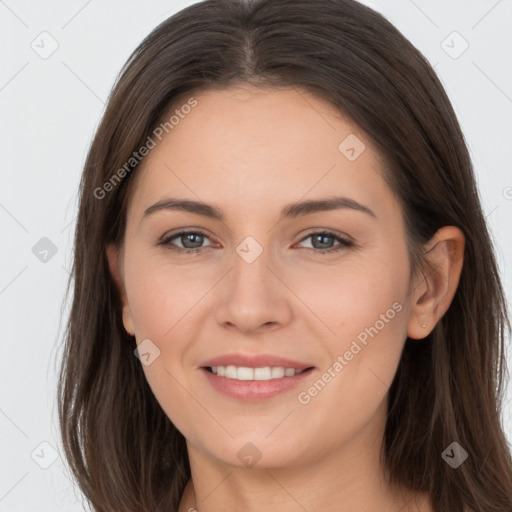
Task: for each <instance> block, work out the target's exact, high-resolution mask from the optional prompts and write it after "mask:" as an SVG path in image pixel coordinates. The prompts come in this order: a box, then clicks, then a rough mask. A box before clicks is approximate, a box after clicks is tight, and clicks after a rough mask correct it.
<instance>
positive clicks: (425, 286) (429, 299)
mask: <svg viewBox="0 0 512 512" xmlns="http://www.w3.org/2000/svg"><path fill="white" fill-rule="evenodd" d="M464 245H465V237H464V234H463V233H462V231H461V230H460V229H459V228H457V227H455V226H445V227H443V228H441V229H439V230H438V231H437V232H436V234H435V235H434V237H433V238H432V239H431V240H430V241H429V242H428V243H427V244H426V246H425V248H424V251H425V253H424V256H425V259H426V261H427V265H426V267H425V268H423V269H422V271H421V275H420V276H419V277H418V279H417V280H416V284H415V286H414V288H413V290H412V291H411V296H412V297H411V313H410V316H409V324H408V328H407V336H408V337H409V338H412V339H423V338H425V337H426V336H427V335H428V334H429V333H430V332H431V331H432V330H433V329H434V327H435V325H436V324H437V322H438V321H439V319H440V318H441V317H442V316H443V315H444V314H445V313H446V311H447V310H448V308H449V307H450V304H451V302H452V300H453V297H454V296H455V292H456V291H457V287H458V284H459V280H460V275H461V272H462V265H463V260H464Z"/></svg>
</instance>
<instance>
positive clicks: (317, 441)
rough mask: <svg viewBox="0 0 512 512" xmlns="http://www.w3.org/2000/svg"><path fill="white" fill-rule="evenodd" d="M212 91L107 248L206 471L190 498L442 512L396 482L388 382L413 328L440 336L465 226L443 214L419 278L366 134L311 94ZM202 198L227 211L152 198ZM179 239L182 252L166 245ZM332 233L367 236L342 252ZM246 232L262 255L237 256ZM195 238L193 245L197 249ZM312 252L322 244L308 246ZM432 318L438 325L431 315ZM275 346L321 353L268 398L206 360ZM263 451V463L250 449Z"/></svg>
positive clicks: (306, 357) (151, 160)
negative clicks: (344, 358) (201, 211)
mask: <svg viewBox="0 0 512 512" xmlns="http://www.w3.org/2000/svg"><path fill="white" fill-rule="evenodd" d="M195 98H196V99H197V101H198V105H197V106H196V107H195V108H194V109H193V110H192V111H191V113H190V114H188V115H187V116H186V117H185V118H184V119H182V120H181V121H180V123H179V124H178V125H177V126H175V127H174V129H173V130H172V131H171V132H170V133H169V134H168V135H166V137H165V138H164V139H163V140H162V141H161V142H159V143H158V145H157V146H156V147H155V148H154V149H152V150H151V152H150V153H149V155H148V156H147V157H146V158H145V159H144V161H143V162H142V167H141V168H139V169H138V170H137V172H138V173H140V176H138V178H139V179H138V182H137V186H136V189H135V192H134V195H133V197H132V199H131V201H130V204H129V208H128V213H127V225H126V233H125V235H126V239H125V244H124V246H123V247H122V250H121V251H120V252H118V251H117V250H116V249H115V248H114V247H113V246H109V247H108V249H107V256H108V260H109V265H110V269H111V272H112V276H113V278H114V279H115V280H116V282H117V284H118V286H119V289H120V291H121V296H122V301H123V323H124V326H125V328H126V330H127V332H129V333H130V334H132V335H135V337H136V341H137V344H139V343H141V342H142V340H144V339H146V338H149V339H150V340H151V342H152V343H154V345H155V346H157V347H158V349H159V350H160V355H159V357H157V358H156V359H155V360H154V361H153V362H152V363H151V364H149V365H147V366H145V365H143V369H144V372H145V375H146V377H147V380H148V383H149V385H150V386H151V389H152V390H153V392H154V394H155V396H156V398H157V400H158V401H159V403H160V405H161V406H162V408H163V410H164V411H165V413H166V414H167V415H168V417H169V418H170V419H171V421H172V422H173V423H174V424H175V425H176V427H177V428H178V429H179V430H180V431H181V432H182V433H183V435H184V436H185V438H186V440H187V447H188V453H189V459H190V464H191V473H192V479H191V481H190V482H189V483H188V485H187V487H186V489H185V492H184V495H183V497H182V500H181V503H180V508H179V510H180V512H184V511H188V510H189V509H190V508H191V507H194V508H195V509H197V510H198V511H199V512H213V511H218V510H230V509H231V510H246V511H248V512H251V511H259V512H261V511H274V510H277V509H279V510H280V512H292V511H293V512H295V511H299V510H310V511H312V510H332V511H337V512H340V511H341V512H348V511H350V512H363V511H365V512H369V511H379V512H386V511H390V512H391V511H393V512H396V511H397V510H401V511H403V512H405V511H407V510H411V511H412V510H414V511H415V512H417V511H418V510H419V511H421V512H433V510H434V509H433V508H432V505H431V503H430V500H429V499H428V498H427V497H426V496H423V495H419V494H414V493H412V492H409V491H408V490H406V489H398V488H394V487H392V486H390V485H388V483H387V476H386V475H385V473H384V471H383V469H382V467H381V466H380V464H379V462H378V461H379V456H380V451H381V443H382V439H383V433H384V427H385V422H386V406H387V399H388V389H389V386H390V384H391V382H392V380H393V377H394V375H395V373H396V370H397V366H398V363H399V360H400V355H401V352H402V349H403V346H404V343H405V340H406V336H410V337H411V338H416V339H421V338H424V337H425V336H426V335H427V334H428V333H429V332H430V331H431V330H432V329H433V327H434V326H435V324H436V322H437V321H438V320H439V318H440V317H441V316H442V315H443V314H444V312H445V311H446V310H447V308H448V307H449V304H450V302H451V300H452V298H453V295H454V293H455V290H456V287H457V284H458V280H459V276H460V271H461V267H462V251H463V246H464V237H463V235H462V233H461V232H460V231H459V230H458V229H457V228H455V227H451V226H448V227H444V228H442V229H441V230H439V231H438V232H437V233H436V235H435V237H434V238H433V239H432V240H431V241H430V242H429V243H428V244H427V245H426V246H425V250H426V251H427V250H430V251H429V253H428V258H429V259H430V261H431V262H432V263H433V264H436V265H437V268H438V272H429V273H424V274H423V273H419V274H418V275H417V276H416V277H414V278H413V279H410V264H409V256H408V252H407V247H406V239H405V232H404V222H403V216H402V211H401V208H400V206H399V203H398V201H397V198H396V197H395V196H394V194H393V192H392V191H391V189H390V188H389V187H388V185H387V184H386V182H385V180H384V179H383V178H382V171H381V170H380V167H379V165H380V164H379V160H378V157H379V155H378V153H377V152H376V150H375V148H374V147H373V146H372V143H371V141H370V140H369V139H368V138H367V137H366V135H365V134H364V133H363V132H361V130H359V129H358V127H357V126H355V125H353V124H352V123H350V122H349V121H347V120H346V119H344V118H343V117H342V116H341V115H340V114H339V113H338V112H337V111H336V110H335V109H334V108H333V107H332V106H331V105H330V104H328V103H326V102H324V101H323V100H321V99H319V98H317V97H315V96H312V95H310V94H308V93H306V92H305V91H299V90H297V89H295V88H290V89H279V90H277V89H256V88H253V87H252V86H244V87H231V88H229V89H224V90H222V91H204V92H202V93H200V94H198V95H196V96H195ZM350 134H355V135H356V136H357V137H358V138H359V139H360V140H361V141H362V142H363V143H364V144H365V147H366V149H365V150H364V151H363V152H362V153H361V154H360V155H359V157H358V158H357V159H355V160H354V161H349V159H347V158H346V156H345V155H344V154H342V153H341V152H340V151H339V149H338V146H339V144H340V143H341V142H342V141H343V140H344V139H345V138H346V137H347V136H348V135H350ZM334 193H336V195H343V196H345V197H348V198H350V199H352V200H354V201H357V202H359V203H361V204H362V205H364V206H366V207H368V208H370V209H371V210H372V211H373V212H374V214H375V217H373V216H371V215H369V214H367V213H364V212H361V211H357V210H354V209H350V208H342V209H336V210H331V211H320V212H316V213H313V214H309V215H305V216H299V217H296V218H289V219H284V220H281V221H280V222H278V218H279V213H280V211H281V208H283V206H284V205H286V204H288V203H292V202H296V201H299V200H308V199H320V198H325V197H328V196H331V195H333V194H334ZM169 196H173V197H179V198H184V199H190V200H201V201H203V202H206V203H208V204H211V205H214V206H216V207H218V208H219V209H221V210H222V212H223V213H224V217H225V218H224V220H223V221H220V220H216V219H211V218H207V217H203V216H201V215H198V214H193V213H189V212H184V211H176V210H174V211H172V210H166V211H158V212H156V213H154V214H152V215H149V216H148V217H147V218H145V219H144V220H143V213H144V211H145V209H146V208H148V207H149V206H151V205H152V204H154V203H156V202H157V201H159V200H161V199H163V198H165V197H169ZM196 229H200V230H201V231H202V232H204V233H205V234H206V237H204V238H201V237H199V240H198V241H197V240H196V243H194V241H195V240H194V239H190V238H186V237H181V238H179V237H177V238H175V239H174V241H173V242H172V243H171V246H173V245H172V244H174V247H182V248H183V247H190V248H193V247H200V248H201V249H200V250H201V252H199V253H196V254H184V253H183V254H179V253H177V252H174V251H172V250H171V249H170V246H169V245H167V246H163V245H157V243H158V241H159V240H160V239H161V238H162V237H164V235H165V236H170V235H173V234H177V233H179V232H180V231H182V230H190V231H194V230H196ZM320 230H327V231H329V232H333V233H334V235H337V236H343V237H345V238H349V239H350V240H352V241H353V243H354V245H353V246H352V247H344V248H342V250H340V251H338V252H332V253H330V254H329V253H326V254H323V255H322V254H314V253H313V251H315V250H316V251H318V253H319V252H320V251H319V249H318V248H322V247H325V248H335V247H338V246H339V242H338V241H337V239H335V238H327V239H325V240H324V245H322V240H321V239H320V240H319V239H318V237H314V236H313V237H311V236H310V237H309V238H306V237H307V235H310V234H311V233H314V232H318V231H320ZM248 236H251V237H253V238H254V239H255V240H256V241H257V242H258V244H259V245H260V246H261V248H262V249H263V252H262V253H261V254H260V255H259V257H258V258H256V260H255V261H253V262H252V263H250V264H249V263H247V261H245V260H244V259H243V258H242V257H240V256H239V254H238V253H237V252H236V248H237V247H238V246H239V244H240V243H241V242H242V241H243V240H244V239H245V238H246V237H248ZM187 244H188V245H187ZM308 248H309V249H310V252H308V251H307V249H308ZM394 303H399V304H400V305H401V306H402V308H401V311H400V312H399V313H396V315H395V316H394V318H393V319H392V320H389V321H388V322H386V323H385V325H384V327H383V328H381V329H380V330H379V332H378V334H377V335H375V337H374V338H369V340H368V343H367V345H366V346H364V348H363V349H362V350H361V351H360V352H358V353H357V355H355V356H354V357H353V359H352V360H350V361H348V362H347V365H346V366H344V368H343V369H342V371H340V372H339V373H337V374H336V377H334V378H332V380H331V381H330V382H329V383H328V384H327V385H326V386H325V387H324V388H323V389H322V390H321V392H319V393H318V394H317V395H316V396H314V397H312V398H311V400H310V401H309V403H307V404H303V403H300V402H299V401H298V398H297V395H298V393H299V392H301V391H307V390H308V388H309V387H310V386H311V385H312V384H313V383H314V382H316V381H317V380H318V379H319V378H321V376H322V374H324V373H325V372H326V371H327V369H328V368H329V367H332V365H333V362H335V361H336V358H337V357H338V355H343V354H344V353H345V352H346V351H347V350H348V349H349V348H350V346H351V343H352V341H353V340H355V339H356V337H357V335H358V334H360V333H361V332H362V331H364V329H365V328H367V327H370V326H374V325H375V324H376V321H377V320H379V318H381V317H380V315H382V314H384V313H385V312H386V311H387V310H389V309H390V308H391V307H392V305H393V304H394ZM422 325H425V327H422ZM234 352H242V353H247V354H256V353H272V354H277V355H279V356H283V357H289V358H292V359H295V360H299V361H301V362H305V363H309V365H311V366H315V370H314V371H313V373H312V374H311V375H310V377H309V378H308V379H307V382H306V383H305V384H304V385H301V386H300V387H299V388H296V389H293V390H291V391H287V392H285V393H282V394H281V395H278V396H276V397H273V398H271V399H268V400H264V401H260V402H242V401H239V400H235V399H231V398H228V397H226V396H224V395H221V394H220V393H218V392H217V391H215V390H214V389H213V388H212V387H211V386H210V384H209V383H208V381H207V380H206V378H205V376H204V374H203V370H201V369H200V366H201V363H202V362H204V361H205V360H206V359H209V358H211V357H215V356H218V355H222V354H226V353H234ZM248 442H250V443H252V444H253V445H254V446H255V447H257V450H259V452H260V453H261V458H260V459H259V460H258V461H257V463H256V464H255V465H254V466H252V467H248V466H247V465H246V464H245V463H244V462H243V461H242V460H241V459H240V458H239V457H238V456H237V453H238V452H239V450H240V449H241V448H242V447H243V446H244V445H245V444H246V443H248Z"/></svg>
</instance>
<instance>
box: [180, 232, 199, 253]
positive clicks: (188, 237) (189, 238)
mask: <svg viewBox="0 0 512 512" xmlns="http://www.w3.org/2000/svg"><path fill="white" fill-rule="evenodd" d="M202 236H203V235H200V234H199V233H187V234H186V235H183V238H184V240H185V242H186V241H191V238H193V237H196V238H197V237H198V238H199V244H198V245H195V246H193V247H189V246H187V244H186V243H184V244H183V246H184V247H185V248H186V249H195V248H196V247H200V246H201V241H202V240H201V237H202ZM196 241H197V240H196ZM192 242H193V241H192Z"/></svg>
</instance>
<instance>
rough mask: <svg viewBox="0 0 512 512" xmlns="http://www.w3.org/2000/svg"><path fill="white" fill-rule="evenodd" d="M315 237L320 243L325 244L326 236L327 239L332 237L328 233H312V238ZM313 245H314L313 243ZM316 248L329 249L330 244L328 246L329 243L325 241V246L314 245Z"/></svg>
mask: <svg viewBox="0 0 512 512" xmlns="http://www.w3.org/2000/svg"><path fill="white" fill-rule="evenodd" d="M315 238H316V239H319V240H321V243H323V244H326V242H325V239H326V238H327V239H332V236H329V235H314V237H313V240H315ZM322 240H324V241H323V242H322ZM313 245H314V244H313ZM316 248H317V249H329V248H330V246H329V244H328V243H327V247H316Z"/></svg>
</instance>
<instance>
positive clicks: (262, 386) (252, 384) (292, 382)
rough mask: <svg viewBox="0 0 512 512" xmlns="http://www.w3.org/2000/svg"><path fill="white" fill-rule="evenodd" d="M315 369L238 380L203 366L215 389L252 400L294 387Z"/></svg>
mask: <svg viewBox="0 0 512 512" xmlns="http://www.w3.org/2000/svg"><path fill="white" fill-rule="evenodd" d="M313 370H314V368H310V369H309V370H305V371H303V372H301V373H298V374H297V375H293V376H292V377H282V378H280V379H271V380H237V379H228V378H227V377H219V376H218V375H216V374H215V373H212V372H210V371H208V370H207V369H206V368H201V371H202V372H203V373H204V374H205V375H206V378H207V379H208V381H209V382H210V384H211V385H212V387H213V388H214V389H216V390H217V391H219V392H220V393H222V394H224V395H226V396H228V397H230V398H235V399H237V400H244V401H251V402H256V401H260V400H266V399H267V398H272V397H274V396H276V395H279V394H281V393H284V392H285V391H289V390H291V389H293V388H294V387H296V386H298V385H299V384H300V383H301V382H302V381H303V380H304V379H306V378H307V377H308V376H309V375H311V373H312V372H313Z"/></svg>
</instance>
